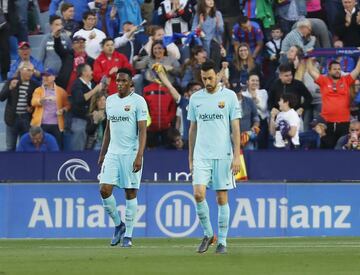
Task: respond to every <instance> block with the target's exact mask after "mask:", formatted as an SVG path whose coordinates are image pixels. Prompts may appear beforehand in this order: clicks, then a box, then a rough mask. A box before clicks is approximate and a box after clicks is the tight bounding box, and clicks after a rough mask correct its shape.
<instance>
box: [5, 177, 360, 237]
mask: <svg viewBox="0 0 360 275" xmlns="http://www.w3.org/2000/svg"><path fill="white" fill-rule="evenodd" d="M115 196H116V198H117V202H118V210H119V211H120V213H121V216H122V219H124V214H125V199H124V193H123V191H122V190H117V191H116V193H115ZM359 197H360V185H357V184H245V183H243V184H241V185H239V186H238V187H237V188H236V189H235V190H233V191H231V192H230V193H229V204H230V209H231V214H230V224H229V236H230V237H283V236H360V217H359V213H360V200H359ZM138 201H139V205H138V213H137V219H136V224H135V229H134V237H135V238H137V237H201V236H202V230H201V227H200V225H199V221H198V219H197V216H196V212H195V202H194V199H193V196H192V186H191V185H190V184H184V183H182V184H180V183H172V184H156V183H151V184H144V185H142V187H141V189H140V191H139V196H138ZM208 203H209V207H210V213H211V221H212V224H213V227H214V229H215V231H217V205H216V202H215V194H214V192H212V191H208ZM112 233H113V223H112V221H111V219H110V218H109V217H108V215H107V213H105V211H104V209H103V206H102V204H101V200H100V195H99V187H98V185H97V184H74V183H69V184H0V238H98V237H99V238H100V237H101V238H110V237H111V236H112Z"/></svg>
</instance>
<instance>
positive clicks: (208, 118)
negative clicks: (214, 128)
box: [199, 114, 224, 121]
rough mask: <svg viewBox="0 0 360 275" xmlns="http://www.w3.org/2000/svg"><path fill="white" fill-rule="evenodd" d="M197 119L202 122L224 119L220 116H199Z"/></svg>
mask: <svg viewBox="0 0 360 275" xmlns="http://www.w3.org/2000/svg"><path fill="white" fill-rule="evenodd" d="M199 119H201V120H202V121H214V120H216V119H220V120H221V119H224V115H222V114H199Z"/></svg>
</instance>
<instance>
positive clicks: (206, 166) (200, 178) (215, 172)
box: [193, 159, 236, 190]
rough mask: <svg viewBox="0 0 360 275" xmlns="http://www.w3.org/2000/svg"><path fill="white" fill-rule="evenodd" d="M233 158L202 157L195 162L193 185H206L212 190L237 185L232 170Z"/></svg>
mask: <svg viewBox="0 0 360 275" xmlns="http://www.w3.org/2000/svg"><path fill="white" fill-rule="evenodd" d="M231 163H232V159H201V160H194V162H193V185H196V184H201V185H206V186H207V187H209V188H211V189H212V190H229V189H234V188H235V187H236V184H235V178H234V176H233V174H232V171H231Z"/></svg>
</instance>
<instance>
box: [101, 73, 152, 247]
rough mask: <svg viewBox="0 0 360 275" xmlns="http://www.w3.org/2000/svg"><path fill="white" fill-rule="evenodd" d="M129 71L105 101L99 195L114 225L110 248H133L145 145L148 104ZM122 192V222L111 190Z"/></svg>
mask: <svg viewBox="0 0 360 275" xmlns="http://www.w3.org/2000/svg"><path fill="white" fill-rule="evenodd" d="M131 77H132V71H131V70H129V69H127V68H122V69H119V70H118V72H117V74H116V84H117V89H118V93H116V94H113V95H111V96H109V97H108V98H107V100H106V115H107V124H106V128H105V133H104V139H103V144H102V147H101V151H100V156H99V161H98V163H99V164H101V165H102V166H101V174H100V193H101V197H102V201H103V205H104V208H105V210H106V212H107V213H108V214H109V215H110V217H111V218H112V220H113V221H114V224H115V232H114V236H113V238H112V240H111V243H110V245H112V246H114V245H117V244H118V243H119V242H120V241H121V238H122V237H123V235H124V238H123V242H122V244H121V246H122V247H131V246H132V232H133V228H134V224H135V217H136V213H137V204H138V203H137V197H136V196H137V191H138V189H139V188H140V180H141V173H142V162H143V154H144V149H145V142H146V119H147V114H148V110H147V105H146V102H145V100H144V98H142V97H141V96H140V95H138V94H136V93H135V92H134V91H133V90H132V84H133V83H132V79H131ZM114 186H115V187H119V188H123V189H124V190H125V198H126V209H125V223H123V222H122V221H121V219H120V215H119V212H118V210H117V204H116V199H115V197H114V195H113V188H114Z"/></svg>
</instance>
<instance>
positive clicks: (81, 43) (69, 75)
mask: <svg viewBox="0 0 360 275" xmlns="http://www.w3.org/2000/svg"><path fill="white" fill-rule="evenodd" d="M62 31H63V26H55V27H54V29H53V31H52V35H53V36H54V48H55V52H56V53H57V54H58V55H59V56H60V58H61V61H62V62H61V68H60V71H59V74H58V76H57V78H56V84H57V85H58V86H60V87H62V88H63V89H64V90H66V91H67V92H68V94H69V95H70V94H71V87H72V84H73V83H74V81H75V79H76V78H77V76H76V70H77V67H78V66H79V65H80V64H85V63H86V64H88V65H90V67H92V65H93V63H94V60H93V59H92V58H91V57H89V56H88V55H87V54H86V52H85V41H86V39H85V38H83V37H81V36H79V35H74V36H73V37H72V49H65V48H64V46H63V44H62V42H61V32H62Z"/></svg>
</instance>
